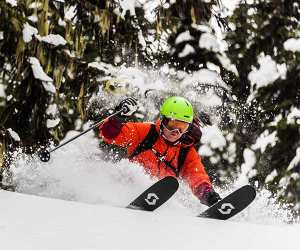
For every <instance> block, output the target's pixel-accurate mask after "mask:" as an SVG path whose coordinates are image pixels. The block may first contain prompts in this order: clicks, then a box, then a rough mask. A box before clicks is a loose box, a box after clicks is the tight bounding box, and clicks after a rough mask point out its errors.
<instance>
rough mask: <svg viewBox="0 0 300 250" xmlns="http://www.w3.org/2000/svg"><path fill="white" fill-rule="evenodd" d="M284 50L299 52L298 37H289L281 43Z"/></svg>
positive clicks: (299, 39) (299, 41)
mask: <svg viewBox="0 0 300 250" xmlns="http://www.w3.org/2000/svg"><path fill="white" fill-rule="evenodd" d="M283 47H284V49H285V50H289V51H292V52H300V38H290V39H288V40H286V41H285V42H284V43H283Z"/></svg>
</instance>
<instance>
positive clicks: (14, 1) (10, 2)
mask: <svg viewBox="0 0 300 250" xmlns="http://www.w3.org/2000/svg"><path fill="white" fill-rule="evenodd" d="M5 1H6V2H7V3H9V4H10V5H11V6H13V7H15V6H17V5H18V2H17V0H5Z"/></svg>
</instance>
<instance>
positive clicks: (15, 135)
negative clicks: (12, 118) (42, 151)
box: [7, 128, 21, 141]
mask: <svg viewBox="0 0 300 250" xmlns="http://www.w3.org/2000/svg"><path fill="white" fill-rule="evenodd" d="M7 131H8V132H9V134H10V136H11V137H12V138H13V139H14V141H21V139H20V136H19V135H18V134H17V132H15V131H13V130H12V129H11V128H9V129H7Z"/></svg>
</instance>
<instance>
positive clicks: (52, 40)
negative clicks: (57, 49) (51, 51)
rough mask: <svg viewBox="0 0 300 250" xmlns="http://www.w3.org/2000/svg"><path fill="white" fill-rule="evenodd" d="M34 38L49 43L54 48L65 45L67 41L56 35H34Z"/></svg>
mask: <svg viewBox="0 0 300 250" xmlns="http://www.w3.org/2000/svg"><path fill="white" fill-rule="evenodd" d="M36 38H37V39H38V40H39V41H42V42H45V43H49V44H52V45H54V46H58V45H66V43H67V41H66V40H65V39H64V38H63V37H62V36H61V35H57V34H50V35H47V36H40V35H36Z"/></svg>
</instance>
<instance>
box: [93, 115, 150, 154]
mask: <svg viewBox="0 0 300 250" xmlns="http://www.w3.org/2000/svg"><path fill="white" fill-rule="evenodd" d="M145 129H146V130H147V126H146V125H145V124H144V123H138V122H137V123H135V122H126V123H121V122H120V121H119V120H118V119H116V118H113V119H109V120H107V121H105V122H104V123H103V124H102V126H100V127H99V135H100V136H101V137H102V138H103V139H104V141H105V142H106V143H108V144H113V145H117V146H120V147H125V148H127V150H128V153H129V154H131V153H132V152H133V150H134V149H135V148H136V147H137V145H138V144H139V143H140V141H141V140H142V139H143V137H144V135H143V131H144V130H145ZM148 129H149V128H148Z"/></svg>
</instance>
